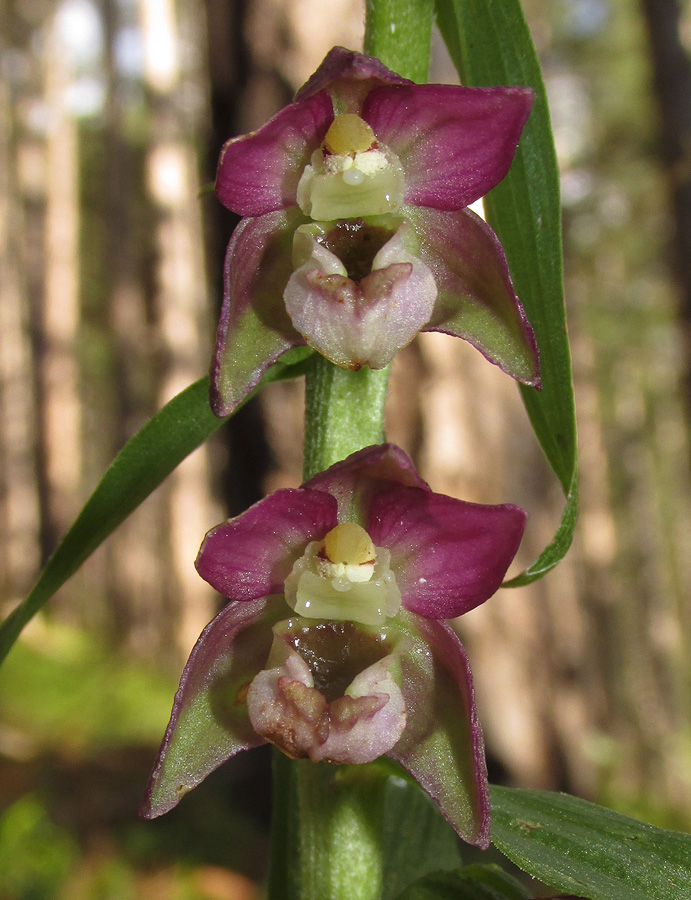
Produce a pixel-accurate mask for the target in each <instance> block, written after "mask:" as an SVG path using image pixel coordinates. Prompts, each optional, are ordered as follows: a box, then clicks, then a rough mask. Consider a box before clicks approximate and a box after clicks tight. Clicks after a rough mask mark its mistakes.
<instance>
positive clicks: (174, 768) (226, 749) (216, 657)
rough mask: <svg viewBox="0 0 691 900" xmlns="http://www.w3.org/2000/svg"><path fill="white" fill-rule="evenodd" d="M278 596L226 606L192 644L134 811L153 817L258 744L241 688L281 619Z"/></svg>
mask: <svg viewBox="0 0 691 900" xmlns="http://www.w3.org/2000/svg"><path fill="white" fill-rule="evenodd" d="M285 611H286V607H285V605H284V604H283V603H282V602H280V598H276V597H266V598H263V599H261V600H254V601H252V602H250V603H229V604H228V605H227V606H226V607H225V608H224V609H223V610H222V611H221V612H220V613H219V614H218V615H217V616H216V618H215V619H214V620H213V621H212V622H211V623H210V624H209V625H207V626H206V628H205V629H204V631H203V632H202V634H201V636H200V638H199V640H198V641H197V643H196V644H195V646H194V649H193V650H192V653H191V655H190V658H189V660H188V661H187V665H186V666H185V669H184V671H183V673H182V678H181V679H180V687H179V688H178V691H177V694H176V695H175V701H174V703H173V711H172V713H171V718H170V723H169V724H168V728H167V730H166V733H165V737H164V738H163V743H162V745H161V749H160V751H159V755H158V759H157V760H156V764H155V765H154V769H153V772H152V774H151V779H150V781H149V786H148V789H147V792H146V795H145V797H144V800H143V801H142V805H141V807H140V810H139V813H140V815H141V816H143V817H144V818H146V819H154V818H156V816H161V815H163V813H166V812H168V810H170V809H172V808H173V807H174V806H177V804H178V803H179V801H180V800H181V799H182V797H183V796H184V795H185V794H186V793H187V792H188V791H191V790H192V788H194V787H196V786H197V785H198V784H199V783H200V782H201V781H203V780H204V778H206V776H207V775H209V774H210V773H211V772H213V771H214V769H217V768H218V767H219V766H220V765H221V764H222V763H224V762H225V761H226V760H227V759H230V758H231V756H235V754H236V753H240V751H242V750H249V749H251V748H252V747H258V746H259V745H260V744H263V743H264V739H263V738H262V737H260V736H259V735H258V734H256V732H255V731H254V729H253V728H252V725H251V723H250V720H249V715H248V713H247V703H246V694H247V688H248V686H249V684H250V682H251V681H252V679H253V678H254V676H255V675H256V673H257V672H258V671H259V670H260V669H261V668H262V666H263V665H264V663H265V662H266V659H267V657H268V655H269V651H270V649H271V640H272V634H271V628H272V626H273V625H274V624H275V622H276V621H277V620H278V619H280V618H281V616H283V615H285Z"/></svg>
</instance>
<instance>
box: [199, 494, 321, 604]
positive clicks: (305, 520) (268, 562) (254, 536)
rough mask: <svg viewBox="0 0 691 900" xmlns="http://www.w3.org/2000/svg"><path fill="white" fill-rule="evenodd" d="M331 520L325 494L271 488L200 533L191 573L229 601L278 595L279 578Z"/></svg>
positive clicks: (279, 590) (282, 576) (287, 572)
mask: <svg viewBox="0 0 691 900" xmlns="http://www.w3.org/2000/svg"><path fill="white" fill-rule="evenodd" d="M336 521H337V520H336V501H335V500H334V498H333V497H331V496H330V495H329V494H325V493H322V492H321V491H312V490H305V489H303V488H300V489H294V488H286V489H284V490H280V491H276V492H275V493H273V494H269V496H268V497H265V498H264V499H263V500H260V501H259V502H258V503H255V504H254V506H251V507H250V508H249V509H248V510H247V511H246V512H244V513H243V514H242V515H240V516H238V517H237V518H235V519H231V520H230V521H228V522H226V523H225V524H223V525H219V526H217V527H216V528H213V529H212V530H211V531H210V532H209V533H208V534H207V535H206V537H205V538H204V542H203V543H202V546H201V549H200V551H199V555H198V556H197V561H196V563H195V565H196V568H197V571H198V572H199V574H200V575H201V576H202V578H203V579H204V580H205V581H208V582H209V584H211V585H212V586H213V587H215V588H216V590H217V591H219V592H220V593H221V594H223V595H224V596H225V597H229V598H230V599H231V600H243V601H247V600H254V599H255V598H257V597H265V596H266V595H267V594H279V593H283V582H284V581H285V579H286V578H287V577H288V575H289V574H290V571H291V569H292V568H293V564H294V563H295V561H296V560H297V559H298V558H299V557H300V556H301V555H302V554H303V553H304V551H305V547H306V546H307V544H308V543H309V542H310V541H315V540H321V539H322V538H323V537H324V536H325V535H326V533H327V532H328V531H330V530H331V529H332V528H334V527H335V526H336ZM286 612H287V607H286Z"/></svg>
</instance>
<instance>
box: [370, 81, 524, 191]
mask: <svg viewBox="0 0 691 900" xmlns="http://www.w3.org/2000/svg"><path fill="white" fill-rule="evenodd" d="M533 99H534V95H533V92H532V90H531V89H530V88H523V87H495V88H467V87H458V86H457V85H451V84H423V85H417V84H415V85H414V84H410V85H394V86H386V87H379V88H375V89H374V90H372V91H371V92H370V93H369V94H368V95H367V97H366V99H365V101H364V104H363V108H362V117H363V119H365V121H366V122H368V123H369V124H370V125H371V126H372V129H373V131H374V133H375V134H376V135H377V138H378V139H379V140H380V141H381V142H382V143H384V144H386V145H387V146H388V147H390V148H391V150H393V152H394V153H395V154H396V155H397V156H398V158H399V159H400V161H401V163H402V164H403V168H404V170H405V174H406V197H405V199H406V202H407V203H412V204H414V205H415V206H431V207H434V208H436V209H462V208H463V207H465V206H468V205H469V204H470V203H473V202H474V201H475V200H477V199H478V198H479V197H482V196H483V195H484V194H486V193H487V192H488V191H489V190H491V188H493V187H494V186H495V185H497V184H498V183H499V182H500V181H501V180H502V178H503V177H504V176H505V175H506V173H507V172H508V171H509V167H510V165H511V161H512V159H513V156H514V153H515V152H516V147H517V145H518V140H519V138H520V136H521V131H522V130H523V126H524V125H525V123H526V120H527V118H528V115H529V113H530V107H531V106H532V103H533Z"/></svg>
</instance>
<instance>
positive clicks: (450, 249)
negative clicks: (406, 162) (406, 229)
mask: <svg viewBox="0 0 691 900" xmlns="http://www.w3.org/2000/svg"><path fill="white" fill-rule="evenodd" d="M406 216H407V218H408V219H409V221H411V222H412V223H413V225H414V226H415V229H416V232H417V235H418V239H419V242H420V249H419V254H420V258H421V259H422V261H423V262H424V263H425V264H426V265H427V266H429V268H430V269H431V271H432V273H433V275H434V280H435V282H436V285H437V289H438V295H437V302H436V303H435V306H434V311H433V313H432V316H431V318H430V321H429V322H428V323H427V325H426V326H425V328H424V329H423V331H441V332H443V333H444V334H451V335H454V336H455V337H460V338H463V340H466V341H468V342H469V343H470V344H472V345H473V346H474V347H476V348H477V349H478V350H479V351H480V352H481V353H482V354H483V356H485V357H486V358H487V359H488V360H489V361H490V362H492V363H494V364H495V365H497V366H499V368H500V369H502V370H503V371H504V372H506V373H507V374H508V375H511V376H512V377H513V378H516V379H517V380H518V381H521V382H523V383H524V384H528V385H531V386H532V387H536V388H539V387H540V374H539V362H538V351H537V345H536V343H535V336H534V334H533V330H532V328H531V327H530V325H529V323H528V319H527V317H526V314H525V310H524V309H523V306H522V304H521V302H520V300H519V299H518V297H517V296H516V292H515V291H514V289H513V284H512V282H511V276H510V275H509V268H508V265H507V263H506V257H505V255H504V251H503V249H502V246H501V244H500V243H499V239H498V238H497V236H496V234H495V233H494V232H493V231H492V229H491V228H490V227H489V225H487V223H486V222H483V220H482V219H481V218H480V217H479V216H476V215H475V213H474V212H472V211H471V210H469V209H464V210H459V211H455V212H447V211H445V210H436V209H417V208H415V207H407V209H406Z"/></svg>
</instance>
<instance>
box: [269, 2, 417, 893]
mask: <svg viewBox="0 0 691 900" xmlns="http://www.w3.org/2000/svg"><path fill="white" fill-rule="evenodd" d="M433 8H434V3H433V0H366V22H365V53H368V54H370V55H372V56H377V57H379V59H381V61H382V62H383V63H384V64H385V65H387V66H389V67H390V68H392V69H394V70H395V71H396V72H398V73H399V74H401V75H403V76H404V77H406V78H410V79H412V80H413V81H421V82H424V81H426V80H427V72H428V68H429V51H430V40H431V29H432V16H433ZM388 379H389V370H388V368H387V369H383V370H381V371H373V370H371V369H369V368H367V367H366V366H364V367H363V368H362V369H360V370H359V371H357V372H351V371H349V370H347V369H340V368H338V367H337V366H334V365H333V364H332V363H330V362H328V361H327V360H325V359H323V358H322V357H320V356H315V357H314V358H313V359H312V360H311V362H310V366H309V368H308V371H307V376H306V394H305V459H304V475H305V478H310V477H311V476H312V475H315V474H316V473H317V472H320V471H322V470H323V469H325V468H328V466H330V465H333V463H335V462H338V461H339V460H342V459H345V457H346V456H348V455H349V454H350V453H354V452H355V451H356V450H360V449H362V448H363V447H367V446H369V445H371V444H377V443H381V441H382V440H383V437H384V405H385V401H386V389H387V384H388ZM273 773H274V774H273V794H274V801H273V818H272V839H271V845H272V847H271V849H272V855H271V871H270V874H269V898H270V900H379V898H380V897H381V892H382V878H383V868H384V859H383V854H382V846H383V845H382V840H383V828H382V823H383V810H384V796H383V793H382V791H381V790H380V789H378V788H377V787H376V785H377V781H376V779H370V778H369V777H368V769H367V768H366V767H364V766H357V767H351V766H338V767H336V766H331V765H329V764H327V763H322V764H319V765H315V764H314V763H311V762H308V761H304V760H289V759H287V758H286V757H284V756H283V755H282V754H281V753H280V752H279V751H275V752H274V770H273Z"/></svg>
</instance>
